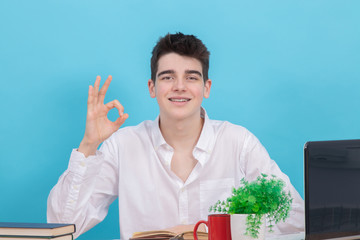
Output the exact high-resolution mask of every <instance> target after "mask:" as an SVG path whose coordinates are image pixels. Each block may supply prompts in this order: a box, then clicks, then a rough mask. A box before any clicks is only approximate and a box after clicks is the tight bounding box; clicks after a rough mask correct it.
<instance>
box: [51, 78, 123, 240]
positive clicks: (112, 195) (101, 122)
mask: <svg viewBox="0 0 360 240" xmlns="http://www.w3.org/2000/svg"><path fill="white" fill-rule="evenodd" d="M110 81H111V76H110V77H109V78H108V79H107V80H106V82H105V84H104V86H103V87H102V88H101V90H100V91H99V90H98V89H99V85H100V77H97V79H96V82H95V85H94V87H92V86H90V87H89V97H88V112H87V120H86V130H85V135H84V138H83V140H82V141H81V144H80V147H79V149H78V150H73V152H72V154H71V157H70V161H69V166H68V169H67V170H66V171H65V172H64V173H63V175H62V176H61V177H60V179H59V181H58V183H57V184H56V186H55V187H54V188H53V189H52V190H51V192H50V195H49V198H48V208H47V218H48V222H60V223H61V222H64V223H75V224H76V229H77V231H76V234H75V235H74V236H75V237H77V236H79V235H80V234H81V233H83V232H85V231H87V230H89V229H90V228H91V227H93V226H95V225H96V224H97V223H99V222H100V221H102V220H103V219H104V218H105V216H106V214H107V211H108V207H109V205H110V204H111V203H112V202H113V201H114V200H115V199H116V196H117V179H118V175H117V174H118V172H117V169H118V166H117V160H116V157H115V156H114V155H115V154H114V153H115V152H116V149H115V148H116V144H115V143H112V142H111V141H106V142H104V144H103V145H102V146H101V151H97V147H98V145H99V144H100V143H101V142H102V141H104V140H105V139H107V138H108V137H109V136H110V135H111V134H112V133H114V132H115V131H116V130H117V129H118V128H119V127H120V126H121V124H122V123H123V122H124V121H125V120H126V118H127V114H123V107H122V106H121V105H120V103H119V102H118V101H116V100H115V101H112V102H110V103H108V104H105V105H104V103H103V101H104V97H105V93H106V90H107V88H108V86H109V84H110ZM112 108H117V109H118V111H119V115H120V117H119V118H118V119H117V120H116V121H115V122H111V121H110V120H109V119H108V118H107V113H108V111H109V110H110V109H112Z"/></svg>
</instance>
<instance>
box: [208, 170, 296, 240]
mask: <svg viewBox="0 0 360 240" xmlns="http://www.w3.org/2000/svg"><path fill="white" fill-rule="evenodd" d="M284 188H285V182H284V181H283V180H281V179H278V178H277V177H276V176H274V175H272V176H271V177H268V175H266V174H261V176H259V177H258V178H257V179H256V180H254V181H252V182H248V181H246V180H245V179H244V178H243V179H242V180H241V186H240V187H239V188H237V189H235V188H234V189H233V192H232V195H231V196H230V197H228V198H227V199H226V200H225V201H218V202H217V203H216V204H215V205H214V206H211V207H210V212H220V213H227V214H231V215H232V216H231V217H233V215H234V214H246V230H245V233H244V234H245V235H247V236H249V237H250V238H258V237H259V230H260V227H261V225H262V224H263V226H264V228H265V219H266V220H267V221H268V222H269V224H268V227H269V232H272V231H273V229H272V228H273V226H274V224H276V223H278V222H279V221H285V219H286V218H288V217H289V212H290V208H291V203H292V200H293V199H292V197H291V194H290V192H285V190H284ZM231 224H232V226H231V228H232V234H233V229H234V231H235V230H236V229H237V228H239V227H240V226H236V227H235V226H233V225H234V223H233V221H232V223H231ZM233 240H236V239H235V238H234V237H233Z"/></svg>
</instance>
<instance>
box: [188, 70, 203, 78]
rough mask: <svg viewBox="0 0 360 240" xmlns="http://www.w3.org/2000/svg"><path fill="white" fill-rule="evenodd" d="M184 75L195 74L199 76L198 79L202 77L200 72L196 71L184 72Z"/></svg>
mask: <svg viewBox="0 0 360 240" xmlns="http://www.w3.org/2000/svg"><path fill="white" fill-rule="evenodd" d="M185 73H186V74H196V75H199V76H200V77H202V74H201V72H199V71H197V70H186V71H185Z"/></svg>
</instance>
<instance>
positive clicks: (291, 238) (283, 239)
mask: <svg viewBox="0 0 360 240" xmlns="http://www.w3.org/2000/svg"><path fill="white" fill-rule="evenodd" d="M304 239H305V233H304V232H299V233H293V234H286V235H276V236H271V237H267V238H266V240H304ZM112 240H120V239H112Z"/></svg>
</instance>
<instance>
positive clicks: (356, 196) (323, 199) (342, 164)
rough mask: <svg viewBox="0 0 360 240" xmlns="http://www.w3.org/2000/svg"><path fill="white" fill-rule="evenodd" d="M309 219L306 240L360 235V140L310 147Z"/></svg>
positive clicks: (307, 172) (307, 174)
mask: <svg viewBox="0 0 360 240" xmlns="http://www.w3.org/2000/svg"><path fill="white" fill-rule="evenodd" d="M305 215H306V217H305V226H306V227H305V228H306V230H305V233H306V234H305V235H306V239H332V238H337V237H345V236H353V237H354V236H355V235H360V140H341V141H320V142H307V143H306V145H305ZM352 239H354V238H352ZM357 239H359V238H357Z"/></svg>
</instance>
